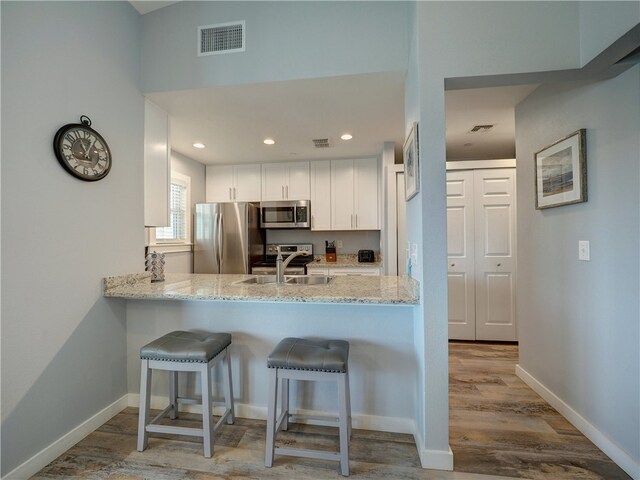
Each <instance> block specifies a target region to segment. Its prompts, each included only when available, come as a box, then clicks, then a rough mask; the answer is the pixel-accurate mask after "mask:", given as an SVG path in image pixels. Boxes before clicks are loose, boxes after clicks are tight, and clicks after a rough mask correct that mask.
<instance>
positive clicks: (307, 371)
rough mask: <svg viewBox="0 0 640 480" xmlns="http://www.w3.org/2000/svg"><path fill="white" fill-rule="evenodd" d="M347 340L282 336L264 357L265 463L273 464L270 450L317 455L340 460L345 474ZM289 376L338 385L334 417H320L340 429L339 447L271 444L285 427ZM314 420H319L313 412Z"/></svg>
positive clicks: (348, 411) (348, 421) (348, 410)
mask: <svg viewBox="0 0 640 480" xmlns="http://www.w3.org/2000/svg"><path fill="white" fill-rule="evenodd" d="M348 360H349V342H347V341H344V340H306V339H302V338H285V339H284V340H282V341H281V342H280V343H279V344H278V345H277V346H276V348H275V349H274V350H273V352H271V354H270V355H269V358H268V359H267V367H269V398H268V406H267V442H266V452H265V465H266V466H267V467H271V466H272V465H273V456H274V454H276V453H277V454H280V455H289V456H295V457H310V458H320V459H325V460H337V461H339V462H340V472H341V473H342V475H345V476H347V475H349V438H350V436H351V401H350V398H349V368H348ZM278 380H280V383H281V406H280V416H279V417H278V418H277V419H276V410H277V403H278V399H277V397H278ZM289 380H312V381H332V382H336V383H337V386H338V418H337V419H335V418H331V419H330V420H329V419H328V418H324V417H322V418H324V420H325V422H326V423H329V424H331V425H336V424H337V426H338V428H339V430H340V451H339V452H327V451H321V450H303V449H297V448H295V449H294V448H275V440H276V435H277V433H278V432H279V431H280V430H286V429H287V428H288V421H289V419H290V418H291V417H296V418H304V417H305V416H304V415H292V414H291V413H289ZM313 419H314V420H319V418H318V417H316V416H314V417H313Z"/></svg>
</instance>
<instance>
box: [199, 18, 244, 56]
mask: <svg viewBox="0 0 640 480" xmlns="http://www.w3.org/2000/svg"><path fill="white" fill-rule="evenodd" d="M244 51H245V25H244V20H243V21H239V22H229V23H218V24H216V25H204V26H202V27H198V56H199V57H201V56H203V55H220V54H222V53H236V52H244Z"/></svg>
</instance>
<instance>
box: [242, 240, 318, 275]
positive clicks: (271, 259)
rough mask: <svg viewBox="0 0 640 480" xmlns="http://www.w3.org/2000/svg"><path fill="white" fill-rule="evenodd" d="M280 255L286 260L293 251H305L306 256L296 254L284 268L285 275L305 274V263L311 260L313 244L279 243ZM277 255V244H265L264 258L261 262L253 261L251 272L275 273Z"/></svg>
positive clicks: (261, 273) (258, 273)
mask: <svg viewBox="0 0 640 480" xmlns="http://www.w3.org/2000/svg"><path fill="white" fill-rule="evenodd" d="M280 251H281V252H282V257H283V258H284V259H285V260H286V259H287V257H288V256H289V255H291V254H293V253H297V252H306V253H308V255H307V256H298V257H295V258H293V259H292V260H291V262H290V263H289V265H287V268H286V269H285V271H284V273H285V275H305V274H306V273H307V271H306V265H307V263H309V262H311V261H313V245H311V244H310V243H309V244H306V243H305V244H300V245H280ZM277 257H278V245H277V244H273V243H270V244H268V245H267V248H266V254H265V258H264V260H263V261H261V262H255V263H254V264H253V265H252V268H251V273H252V274H254V275H275V274H276V258H277Z"/></svg>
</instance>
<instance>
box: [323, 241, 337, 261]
mask: <svg viewBox="0 0 640 480" xmlns="http://www.w3.org/2000/svg"><path fill="white" fill-rule="evenodd" d="M324 253H325V257H326V259H327V262H330V263H333V262H335V261H337V257H336V243H335V242H329V241H326V240H325V242H324Z"/></svg>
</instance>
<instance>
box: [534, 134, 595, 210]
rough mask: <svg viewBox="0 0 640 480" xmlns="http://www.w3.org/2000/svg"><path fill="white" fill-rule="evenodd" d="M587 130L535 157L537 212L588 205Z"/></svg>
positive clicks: (564, 138) (554, 144) (548, 147)
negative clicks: (564, 206) (586, 203)
mask: <svg viewBox="0 0 640 480" xmlns="http://www.w3.org/2000/svg"><path fill="white" fill-rule="evenodd" d="M586 132H587V131H586V129H584V128H582V129H580V130H576V131H575V132H573V133H570V134H569V135H567V136H566V137H563V138H561V139H559V140H556V141H555V142H553V143H552V144H551V145H549V146H547V147H544V148H543V149H541V150H539V151H537V152H536V153H535V154H534V162H533V163H534V169H535V177H534V178H535V191H536V209H537V210H543V209H545V208H553V207H560V206H563V205H571V204H574V203H582V202H586V201H587V155H586Z"/></svg>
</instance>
